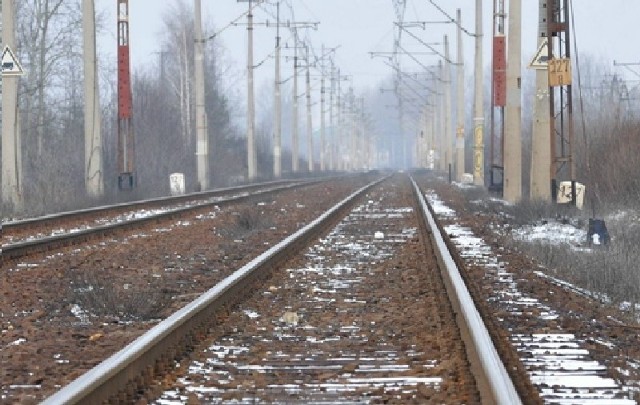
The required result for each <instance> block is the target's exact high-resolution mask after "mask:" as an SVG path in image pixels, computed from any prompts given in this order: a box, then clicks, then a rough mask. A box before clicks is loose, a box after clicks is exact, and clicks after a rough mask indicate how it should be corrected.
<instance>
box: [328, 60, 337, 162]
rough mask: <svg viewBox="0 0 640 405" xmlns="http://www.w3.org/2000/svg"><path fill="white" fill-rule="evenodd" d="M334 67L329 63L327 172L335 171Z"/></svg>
mask: <svg viewBox="0 0 640 405" xmlns="http://www.w3.org/2000/svg"><path fill="white" fill-rule="evenodd" d="M335 73H336V72H335V67H334V66H333V61H332V62H331V76H330V80H329V128H331V134H330V136H329V170H331V171H333V170H335V160H334V150H333V148H334V144H335V142H336V132H335V128H334V126H333V125H334V119H333V107H334V106H333V93H334V92H335Z"/></svg>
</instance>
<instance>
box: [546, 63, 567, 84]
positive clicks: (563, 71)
mask: <svg viewBox="0 0 640 405" xmlns="http://www.w3.org/2000/svg"><path fill="white" fill-rule="evenodd" d="M570 84H571V59H569V58H560V59H551V60H550V61H549V86H550V87H557V86H568V85H570Z"/></svg>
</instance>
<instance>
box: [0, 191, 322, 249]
mask: <svg viewBox="0 0 640 405" xmlns="http://www.w3.org/2000/svg"><path fill="white" fill-rule="evenodd" d="M318 181H322V180H313V181H310V182H303V183H300V182H294V183H290V184H286V185H284V186H280V187H273V188H268V189H265V190H259V191H256V192H254V193H251V194H246V195H240V196H232V197H229V198H225V199H220V200H216V201H206V202H202V203H199V204H194V205H188V206H182V207H177V208H173V209H169V210H167V211H164V212H160V213H156V214H153V215H148V216H146V217H141V218H134V219H130V220H126V221H121V222H115V223H111V224H106V225H98V226H95V227H91V228H87V229H82V230H78V231H74V232H66V233H62V234H59V235H52V236H45V237H42V238H37V239H32V240H26V241H21V242H15V243H8V244H5V245H3V246H2V257H3V260H15V259H18V258H20V257H24V256H26V255H28V254H35V253H42V252H46V251H49V250H52V249H56V248H60V247H64V246H69V245H72V244H77V243H81V242H84V241H87V240H89V239H91V238H94V237H102V236H105V235H107V234H110V233H113V232H115V231H119V230H123V229H127V228H134V227H136V226H139V225H141V224H144V223H147V222H152V221H158V220H161V219H168V218H172V217H175V216H179V215H181V214H184V213H186V212H189V211H194V210H198V209H202V208H206V207H208V206H215V205H218V206H222V205H226V204H230V203H237V202H241V201H244V200H247V199H250V198H254V197H257V196H261V195H266V194H270V193H274V192H278V191H282V190H287V189H290V188H295V187H299V186H300V187H302V186H308V185H310V184H314V183H316V182H318ZM262 184H263V185H264V184H265V183H262ZM252 188H255V187H254V186H252ZM225 190H236V191H246V189H242V190H241V189H237V188H232V189H225ZM209 197H211V196H209ZM152 201H154V202H155V201H157V200H152ZM139 204H142V203H141V202H136V203H135V205H139ZM96 212H99V211H96ZM65 214H67V215H68V214H69V213H65ZM3 232H6V229H4V228H3Z"/></svg>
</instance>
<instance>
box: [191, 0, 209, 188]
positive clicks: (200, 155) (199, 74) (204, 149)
mask: <svg viewBox="0 0 640 405" xmlns="http://www.w3.org/2000/svg"><path fill="white" fill-rule="evenodd" d="M195 37H196V40H195V63H194V65H195V74H196V78H195V79H196V137H197V146H196V155H197V166H198V167H197V170H198V186H199V187H198V188H199V189H200V190H203V191H204V190H206V189H208V188H209V139H208V136H207V135H208V129H207V121H208V120H207V111H206V109H205V94H204V39H203V38H202V0H195Z"/></svg>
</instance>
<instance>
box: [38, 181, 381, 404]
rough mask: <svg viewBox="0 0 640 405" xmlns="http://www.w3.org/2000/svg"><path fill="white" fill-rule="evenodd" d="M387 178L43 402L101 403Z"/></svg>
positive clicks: (359, 190)
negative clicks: (196, 322)
mask: <svg viewBox="0 0 640 405" xmlns="http://www.w3.org/2000/svg"><path fill="white" fill-rule="evenodd" d="M385 179H386V177H385V178H382V179H377V180H375V181H373V182H371V183H369V184H367V185H366V186H364V187H362V188H360V189H358V190H357V191H355V192H353V193H352V194H351V195H349V196H348V197H346V198H345V199H343V200H342V201H340V202H339V203H338V204H336V205H334V206H333V207H332V208H330V209H329V210H328V211H326V212H325V213H323V214H322V215H320V216H319V217H318V218H317V219H315V220H314V221H312V222H310V223H309V224H307V225H306V226H304V227H303V228H301V229H299V230H298V231H296V232H295V233H293V234H291V235H290V236H288V237H287V238H285V239H284V240H282V241H281V242H279V243H278V244H276V245H274V246H273V247H271V248H270V249H268V250H267V251H265V252H264V253H262V254H261V255H259V256H258V257H256V258H255V259H253V260H251V261H250V262H249V263H247V264H246V265H244V266H243V267H242V268H240V269H238V270H236V271H235V272H234V273H233V274H232V275H230V276H229V277H227V278H225V279H224V280H223V281H222V282H220V283H218V284H217V285H216V286H214V287H212V288H211V289H209V290H208V291H207V292H205V293H204V294H203V295H201V296H200V297H198V298H197V299H195V300H194V301H192V302H191V303H189V304H187V305H186V306H185V307H183V308H182V309H180V310H178V311H177V312H176V313H174V314H173V315H171V316H170V317H168V318H167V319H165V320H163V321H162V322H160V323H159V324H158V325H156V326H154V327H153V328H152V329H150V330H149V331H148V332H146V333H145V334H143V335H142V336H140V337H139V338H137V339H136V340H135V341H133V342H131V343H130V344H129V345H127V346H126V347H125V348H123V349H121V350H120V351H118V352H117V353H115V354H113V355H112V356H111V357H109V358H107V359H106V360H104V361H103V362H102V363H100V364H98V365H97V366H95V367H94V368H92V369H91V370H89V371H87V372H86V373H85V374H83V375H81V376H80V377H78V378H77V379H76V380H74V381H72V382H71V383H70V384H68V385H67V386H65V387H63V388H62V389H61V390H60V391H58V392H57V393H55V394H53V395H52V396H50V397H49V398H47V399H45V400H44V401H43V402H42V404H45V405H60V404H76V403H87V404H93V403H101V401H102V399H103V397H101V396H100V394H97V395H96V394H95V393H96V392H99V391H101V390H102V391H103V392H104V390H105V386H109V387H114V386H115V387H118V385H119V384H121V382H118V383H115V384H114V379H116V378H122V377H121V376H123V375H128V376H130V375H132V374H133V373H132V372H131V370H128V369H129V368H132V367H133V366H134V364H135V363H136V362H138V361H139V360H140V359H142V358H143V357H144V356H147V355H152V354H151V353H153V352H154V351H155V349H156V348H157V347H158V346H159V345H160V344H161V343H162V342H163V341H165V340H167V339H175V336H173V335H175V334H178V333H183V332H182V331H181V330H180V329H181V327H182V326H183V325H185V324H186V323H187V322H189V321H191V320H192V319H194V318H196V317H198V316H199V315H200V314H201V313H203V312H205V311H206V310H207V309H208V308H209V307H211V306H213V305H215V304H216V301H218V300H222V299H223V296H224V295H225V294H226V293H228V292H230V291H232V290H233V288H234V287H235V286H237V285H238V284H240V283H242V282H243V281H244V280H246V279H247V278H248V277H249V276H250V275H251V274H252V273H255V272H256V271H259V270H258V269H261V268H263V267H264V266H265V264H267V263H268V262H269V261H271V260H272V259H273V258H274V257H276V256H277V255H279V254H281V253H282V252H283V251H284V250H285V249H287V248H288V247H289V246H290V245H292V244H294V243H296V242H298V241H300V240H303V239H304V238H306V237H307V235H309V234H312V233H313V232H314V231H316V230H318V229H320V228H322V226H323V225H324V224H325V223H326V222H327V221H329V220H330V219H331V218H332V217H333V216H334V215H336V214H337V213H338V212H340V211H341V210H342V209H343V208H344V207H346V206H348V204H350V203H351V202H352V201H354V200H355V199H356V198H357V197H358V196H360V195H361V194H363V193H364V192H365V191H367V190H369V189H370V188H371V187H374V186H375V185H376V184H378V183H380V182H382V181H383V180H385ZM267 267H268V266H267ZM153 361H154V360H151V361H149V362H150V363H153ZM120 388H121V386H120Z"/></svg>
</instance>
